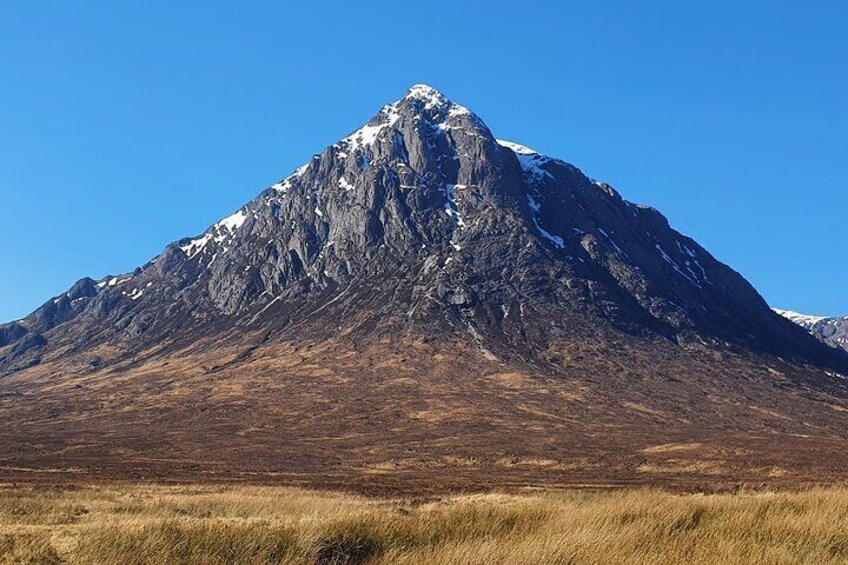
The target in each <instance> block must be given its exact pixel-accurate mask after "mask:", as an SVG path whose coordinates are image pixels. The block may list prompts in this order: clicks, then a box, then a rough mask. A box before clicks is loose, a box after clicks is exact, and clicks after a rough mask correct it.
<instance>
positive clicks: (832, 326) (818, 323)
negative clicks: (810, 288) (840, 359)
mask: <svg viewBox="0 0 848 565" xmlns="http://www.w3.org/2000/svg"><path fill="white" fill-rule="evenodd" d="M774 311H775V312H777V313H778V314H780V315H781V316H783V317H784V318H786V319H788V320H791V321H793V322H795V323H796V324H798V325H799V326H801V327H802V328H804V329H805V330H807V331H808V332H810V333H811V334H813V335H814V336H816V337H817V338H819V339H820V340H821V341H823V342H824V343H826V344H828V345H829V346H831V347H838V348H840V349H844V350H846V351H848V317H845V318H836V317H827V316H809V315H807V314H799V313H798V312H793V311H792V310H781V309H780V308H774Z"/></svg>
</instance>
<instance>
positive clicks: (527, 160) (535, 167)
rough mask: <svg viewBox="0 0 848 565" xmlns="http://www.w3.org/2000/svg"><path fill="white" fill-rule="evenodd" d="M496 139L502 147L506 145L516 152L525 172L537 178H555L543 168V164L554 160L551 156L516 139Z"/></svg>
mask: <svg viewBox="0 0 848 565" xmlns="http://www.w3.org/2000/svg"><path fill="white" fill-rule="evenodd" d="M495 141H497V142H498V145H500V146H501V147H506V148H507V149H509V150H511V151H512V152H513V153H515V156H516V157H517V158H518V162H519V163H520V164H521V168H522V169H523V170H524V172H525V173H527V174H529V175H531V176H533V177H535V178H537V179H543V178H545V177H548V178H554V177H553V175H552V174H551V173H549V172H548V171H546V170H545V169H543V168H542V165H544V164H545V163H549V162H550V161H551V160H552V159H551V158H550V157H546V156H545V155H542V154H541V153H539V152H538V151H536V150H534V149H530V148H529V147H527V146H526V145H521V144H520V143H515V142H514V141H507V140H505V139H496V140H495Z"/></svg>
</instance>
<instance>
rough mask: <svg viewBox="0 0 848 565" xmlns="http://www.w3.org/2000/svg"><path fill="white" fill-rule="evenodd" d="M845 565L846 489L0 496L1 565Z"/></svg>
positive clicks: (92, 491) (209, 490)
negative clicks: (382, 495)
mask: <svg viewBox="0 0 848 565" xmlns="http://www.w3.org/2000/svg"><path fill="white" fill-rule="evenodd" d="M846 561H848V489H845V488H829V489H812V490H807V491H802V492H781V493H774V492H758V493H755V492H739V493H736V494H720V495H675V494H671V493H667V492H660V491H653V490H630V491H616V492H550V491H548V492H527V493H523V494H496V493H489V494H481V495H464V496H451V497H432V498H419V499H416V498H397V499H373V498H364V497H360V496H355V495H348V494H335V493H326V492H322V493H318V492H310V491H305V490H297V489H290V488H272V487H223V486H221V487H209V486H182V487H162V486H148V485H136V486H103V485H101V486H77V487H75V488H62V489H44V488H40V489H34V490H33V489H22V488H12V487H8V486H7V487H5V488H2V489H0V563H4V564H7V563H8V564H12V563H15V564H18V563H29V564H62V563H65V564H69V565H72V564H111V563H123V564H126V565H133V564H139V565H141V564H159V563H170V564H194V563H204V564H207V565H213V564H233V563H251V564H262V563H292V564H330V563H339V564H341V563H346V564H355V563H370V564H375V565H376V564H383V563H385V564H388V563H392V564H405V563H407V564H413V563H428V564H440V563H443V564H448V563H450V564H460V563H461V564H475V563H479V564H486V565H491V564H498V563H502V564H510V565H521V564H535V563H539V564H542V563H545V564H550V563H569V564H584V563H585V564H605V565H615V564H628V565H632V564H637V565H638V564H652V565H654V564H664V563H668V564H672V563H673V564H677V563H689V564H710V565H721V564H730V563H746V564H758V563H763V564H764V563H769V564H775V563H786V564H790V563H815V564H829V563H832V564H836V563H845V562H846Z"/></svg>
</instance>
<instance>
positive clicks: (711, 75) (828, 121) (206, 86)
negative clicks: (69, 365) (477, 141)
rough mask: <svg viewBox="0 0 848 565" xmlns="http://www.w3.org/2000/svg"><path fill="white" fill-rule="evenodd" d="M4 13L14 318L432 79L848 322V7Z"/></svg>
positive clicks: (7, 272)
mask: <svg viewBox="0 0 848 565" xmlns="http://www.w3.org/2000/svg"><path fill="white" fill-rule="evenodd" d="M13 4H14V3H11V2H8V3H4V4H3V5H2V6H0V85H2V86H0V210H2V222H0V321H3V320H11V319H16V318H19V317H22V316H24V315H25V314H27V313H28V312H30V311H31V310H33V309H34V308H35V307H37V306H38V305H39V304H41V303H43V302H44V301H46V300H47V299H48V298H50V297H51V296H54V295H56V294H59V293H61V292H63V291H64V290H66V289H67V288H68V287H69V286H70V285H71V284H72V283H73V282H74V281H75V280H77V279H79V278H81V277H83V276H86V275H87V276H92V277H94V278H99V277H102V276H105V275H107V274H115V273H121V272H127V271H131V270H132V269H133V268H135V267H136V266H138V265H141V264H143V263H145V262H146V261H147V260H148V259H150V258H152V257H153V256H154V255H156V254H157V253H159V252H160V251H161V250H162V248H163V247H164V246H165V245H166V244H167V243H169V242H171V241H174V240H176V239H179V238H180V237H183V236H190V235H195V234H198V233H200V232H201V231H203V230H204V229H205V228H206V227H207V226H208V225H209V224H211V223H213V222H214V221H216V220H217V219H219V218H221V217H224V216H226V215H228V214H229V213H231V212H233V211H234V210H236V209H237V208H238V207H239V206H241V205H242V204H243V203H245V202H246V201H248V200H249V199H251V198H253V197H254V196H255V195H256V194H258V193H259V192H260V191H261V190H262V189H264V188H265V187H266V186H268V185H269V184H271V183H273V182H275V181H277V180H279V179H280V178H282V177H283V176H285V175H287V174H288V173H289V172H290V171H291V170H293V169H294V168H295V167H297V166H298V165H300V164H302V163H303V162H305V161H307V160H308V159H309V157H310V156H311V155H312V154H313V153H318V152H320V151H321V149H323V148H324V147H325V146H326V145H328V144H331V143H333V142H334V141H336V140H337V139H339V138H341V137H343V136H345V135H346V134H348V133H349V132H351V131H352V130H354V129H356V128H357V127H358V126H359V125H361V124H362V123H364V122H365V121H366V120H367V119H368V118H369V117H370V116H371V115H373V114H374V113H375V112H376V111H377V110H378V109H379V108H380V106H382V105H383V104H385V103H387V102H390V101H392V100H394V99H397V98H399V97H400V96H402V95H403V93H404V91H405V90H406V89H407V88H408V87H409V86H410V85H412V84H413V83H417V82H426V83H428V84H431V85H432V86H435V87H436V88H439V89H440V90H442V91H443V92H444V93H445V94H446V95H447V96H448V97H450V98H452V99H453V100H456V101H457V102H459V103H461V104H463V105H465V106H468V107H469V108H471V109H472V110H473V111H475V112H476V113H477V114H479V115H480V116H481V117H482V118H483V120H484V121H485V122H486V123H487V124H488V126H489V127H490V128H491V129H492V131H493V132H494V133H495V134H496V135H497V136H498V137H501V138H505V139H510V140H514V141H518V142H521V143H524V144H526V145H529V146H531V147H534V148H535V149H538V150H539V151H541V152H543V153H548V154H551V155H555V156H558V157H562V158H564V159H566V160H568V161H570V162H572V163H574V164H575V165H577V166H578V167H580V168H581V169H582V170H583V171H584V172H585V173H586V174H588V175H589V176H591V177H593V178H597V179H599V180H603V181H606V182H608V183H610V184H611V185H613V186H615V187H616V188H617V189H618V190H619V191H620V192H621V193H622V195H623V196H624V197H625V198H627V199H628V200H632V201H635V202H640V203H644V204H650V205H652V206H654V207H656V208H658V209H659V210H660V211H661V212H663V213H664V214H665V215H666V216H667V217H668V218H669V220H670V222H671V224H672V226H674V227H675V228H676V229H678V230H679V231H681V232H683V233H685V234H687V235H690V236H692V237H693V238H695V239H696V240H697V241H699V242H700V243H701V244H702V245H704V246H705V247H706V248H707V249H709V250H710V251H711V252H712V253H713V254H714V255H715V256H716V257H718V258H719V259H720V260H722V261H724V262H726V263H728V264H729V265H731V266H732V267H734V268H735V269H736V270H738V271H740V272H741V273H742V274H743V275H745V276H746V277H747V278H748V279H749V280H750V281H751V282H752V283H753V284H754V286H755V287H756V288H757V289H758V290H759V291H760V292H761V293H762V294H763V295H764V296H765V298H766V299H767V300H768V301H769V302H770V303H771V304H772V305H775V306H781V307H785V308H790V309H794V310H799V311H803V312H808V313H816V314H832V315H845V314H848V292H846V285H845V280H846V278H848V261H846V260H845V259H846V254H845V246H846V242H848V221H846V211H848V192H846V187H848V167H846V164H845V156H846V148H848V34H846V33H845V30H846V29H848V4H846V3H844V2H827V1H823V2H815V3H808V4H807V5H802V4H799V3H797V2H764V1H763V2H760V1H750V2H745V6H738V5H737V4H738V3H737V2H725V1H719V2H710V3H703V5H701V6H697V5H696V4H693V3H679V2H670V1H669V2H650V3H639V4H643V5H642V6H639V7H637V6H636V4H637V3H634V2H591V3H590V2H580V3H571V2H523V3H517V2H509V3H506V2H504V3H499V2H461V3H458V2H442V1H428V2H422V3H401V2H367V3H362V4H360V3H348V2H322V3H315V2H313V3H305V2H299V3H278V2H268V3H263V2H244V3H238V5H237V4H236V3H227V2H215V1H207V2H194V3H193V2H178V3H177V2H147V3H144V6H142V5H141V3H119V4H121V6H119V5H118V4H114V3H106V2H82V1H81V2H74V3H69V2H61V3H60V2H55V3H54V2H40V3H26V2H20V3H17V4H18V5H17V6H14V5H13ZM288 4H291V5H288Z"/></svg>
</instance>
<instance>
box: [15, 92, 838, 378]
mask: <svg viewBox="0 0 848 565" xmlns="http://www.w3.org/2000/svg"><path fill="white" fill-rule="evenodd" d="M364 299H367V300H371V301H373V300H376V301H378V302H379V304H380V308H379V309H378V310H377V311H376V312H373V313H372V314H373V315H372V316H371V317H373V320H371V322H369V323H367V324H365V325H364V326H363V328H360V330H359V331H365V328H367V329H368V331H369V332H374V331H376V332H378V333H379V332H384V333H389V334H392V333H397V332H413V333H414V332H418V331H426V332H431V331H434V330H435V331H454V332H455V331H460V332H464V333H465V334H466V335H467V336H468V335H471V336H476V337H472V339H475V340H477V341H481V340H482V341H486V342H487V343H489V345H488V346H486V347H489V348H491V349H503V350H504V353H505V352H506V351H508V350H511V349H515V350H520V351H523V352H524V353H525V354H530V353H532V351H533V350H534V349H536V348H537V347H538V346H539V345H540V344H543V343H546V342H548V341H550V339H552V338H556V336H557V335H560V334H561V333H563V332H571V333H574V332H576V333H580V332H588V333H591V331H592V328H598V327H602V328H607V327H610V328H615V329H616V330H619V331H623V332H629V333H636V334H657V335H661V336H664V337H665V338H668V339H671V340H675V341H678V342H681V343H682V342H685V341H687V340H697V341H704V342H707V343H711V344H714V345H721V344H733V345H737V346H741V347H744V348H747V349H751V350H755V351H762V352H768V353H772V354H776V355H781V356H786V357H790V358H797V359H798V360H801V361H804V362H809V363H814V364H822V365H827V366H831V367H845V366H846V361H845V356H840V355H837V354H836V353H834V352H832V351H830V350H828V349H827V348H824V347H821V346H820V344H818V343H817V342H816V341H815V340H812V339H810V338H809V337H808V336H807V335H805V334H804V332H801V331H799V330H798V329H797V328H795V327H794V326H793V325H791V324H788V323H786V322H785V320H783V319H782V318H780V317H779V316H777V315H775V314H774V313H772V312H771V311H770V310H769V308H768V307H767V306H766V304H765V302H764V301H763V300H762V298H761V297H760V296H759V295H758V294H757V293H756V291H755V290H754V289H753V288H752V287H751V286H750V285H749V284H748V283H747V282H746V281H745V280H744V279H743V278H742V277H741V276H740V275H738V274H737V273H736V272H734V271H733V270H732V269H730V268H729V267H727V266H725V265H723V264H721V263H720V262H718V261H716V260H715V259H714V258H713V257H712V256H711V255H710V254H709V253H708V252H707V251H706V250H704V249H703V248H702V247H701V246H699V245H698V244H697V243H696V242H694V241H693V240H691V239H690V238H688V237H685V236H683V235H681V234H679V233H677V232H676V231H675V230H673V229H672V228H671V227H670V226H669V224H668V222H667V220H666V219H665V218H664V217H663V216H662V215H661V214H660V213H659V212H657V211H656V210H654V209H651V208H648V207H645V206H639V205H635V204H632V203H630V202H627V201H626V200H623V199H622V198H621V196H619V194H618V193H617V192H616V191H615V190H613V189H612V188H611V187H610V186H608V185H606V184H603V183H600V182H596V181H593V180H591V179H589V178H587V177H586V176H585V175H583V174H582V173H581V172H580V171H579V170H578V169H577V168H575V167H574V166H572V165H570V164H568V163H566V162H564V161H561V160H559V159H555V158H552V157H547V156H543V155H540V154H538V153H536V152H534V151H533V150H531V149H529V148H527V147H524V146H521V145H518V144H515V143H511V142H506V141H500V140H497V139H495V137H494V136H493V134H492V133H491V132H490V131H489V129H488V128H487V127H486V125H485V124H484V123H483V122H482V120H480V118H478V117H477V116H476V115H475V114H473V113H472V112H471V111H470V110H468V109H467V108H464V107H462V106H460V105H458V104H455V103H453V102H451V101H449V100H448V99H446V98H445V97H444V96H443V95H442V94H441V93H439V92H438V91H436V90H434V89H432V88H430V87H428V86H425V85H416V86H414V87H412V89H410V91H409V92H408V93H407V94H406V96H404V97H403V98H402V99H401V100H398V101H397V102H395V103H393V104H390V105H387V106H385V107H383V108H382V109H381V110H380V112H379V113H378V114H377V115H376V116H374V118H372V119H371V120H370V121H369V122H368V123H367V124H366V125H365V126H363V127H362V128H360V129H359V130H357V131H355V132H354V133H352V134H351V135H350V136H348V137H346V138H345V139H343V140H341V141H339V142H338V143H336V144H334V145H332V146H330V147H327V148H326V149H325V150H324V151H323V152H321V153H320V154H319V155H315V156H314V157H313V158H312V160H311V161H310V162H309V163H307V164H305V165H304V166H302V167H301V168H299V169H298V170H297V171H295V172H294V173H293V174H291V175H289V176H288V177H286V178H285V179H283V180H281V181H280V182H279V183H277V184H275V185H273V186H271V187H270V188H268V189H267V190H265V191H264V192H262V193H261V194H260V195H259V196H258V197H257V198H256V199H255V200H253V201H252V202H249V203H248V204H246V205H245V206H244V207H243V208H241V209H240V210H238V211H237V212H236V213H234V214H232V215H231V216H229V217H227V218H225V219H223V220H221V221H220V222H218V223H216V224H215V225H213V226H212V227H210V228H209V229H208V230H207V231H206V232H205V233H203V234H201V235H200V236H198V237H194V238H186V239H183V240H180V241H178V242H176V243H174V244H172V245H170V246H169V247H168V248H167V249H166V250H165V251H164V252H163V253H162V254H161V255H159V256H158V257H156V258H155V259H153V260H152V261H151V262H150V263H148V264H147V265H144V266H143V267H141V268H139V269H137V270H136V271H135V272H134V273H132V274H128V275H123V276H117V277H110V278H107V279H104V280H101V281H99V282H95V281H92V280H90V279H83V280H81V281H80V282H78V283H77V284H75V285H74V286H73V288H71V289H70V290H69V291H68V292H67V293H65V294H64V295H62V296H59V297H57V298H55V299H53V300H51V301H49V302H47V303H46V304H45V305H44V306H42V307H41V308H39V309H38V310H36V311H35V312H33V313H32V314H31V315H30V316H28V317H26V318H25V319H23V320H20V321H17V322H13V323H11V324H6V325H4V326H0V347H2V346H4V345H5V346H9V345H13V346H14V349H11V350H9V351H7V352H6V354H5V356H4V357H3V359H2V361H0V367H2V369H3V370H5V371H14V370H17V369H20V368H22V367H26V366H31V365H32V364H35V363H37V362H38V361H39V359H41V358H42V357H43V356H44V355H45V354H47V355H49V354H50V352H51V349H52V350H53V351H57V350H64V349H63V348H64V347H65V346H67V345H70V344H71V342H72V344H73V349H74V350H75V351H79V350H84V349H85V348H87V347H92V346H96V345H98V344H103V343H109V342H110V341H121V342H122V343H125V344H128V346H129V347H130V348H132V347H137V348H138V349H142V348H146V347H150V346H151V345H153V344H156V343H159V342H161V341H162V340H164V339H169V340H170V339H175V338H180V337H184V338H186V339H189V338H190V336H192V335H197V334H199V333H209V332H215V331H219V328H220V327H221V326H219V325H218V324H223V325H224V327H228V328H231V327H233V326H256V325H259V326H262V327H267V328H268V329H269V330H270V331H271V332H272V333H274V332H284V331H285V328H286V327H287V326H291V325H292V324H295V323H299V324H300V325H301V328H300V331H312V332H317V333H321V332H322V331H327V330H329V328H330V327H331V326H332V325H333V324H332V323H331V322H329V320H330V319H331V318H332V316H334V315H338V313H339V312H342V311H346V312H348V313H350V312H352V311H355V310H356V308H357V306H356V304H359V303H361V301H362V300H364ZM360 314H361V312H360ZM306 319H309V320H310V322H309V323H308V324H306V325H305V327H304V324H302V323H301V322H303V321H305V320H306ZM481 347H482V346H481Z"/></svg>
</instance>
